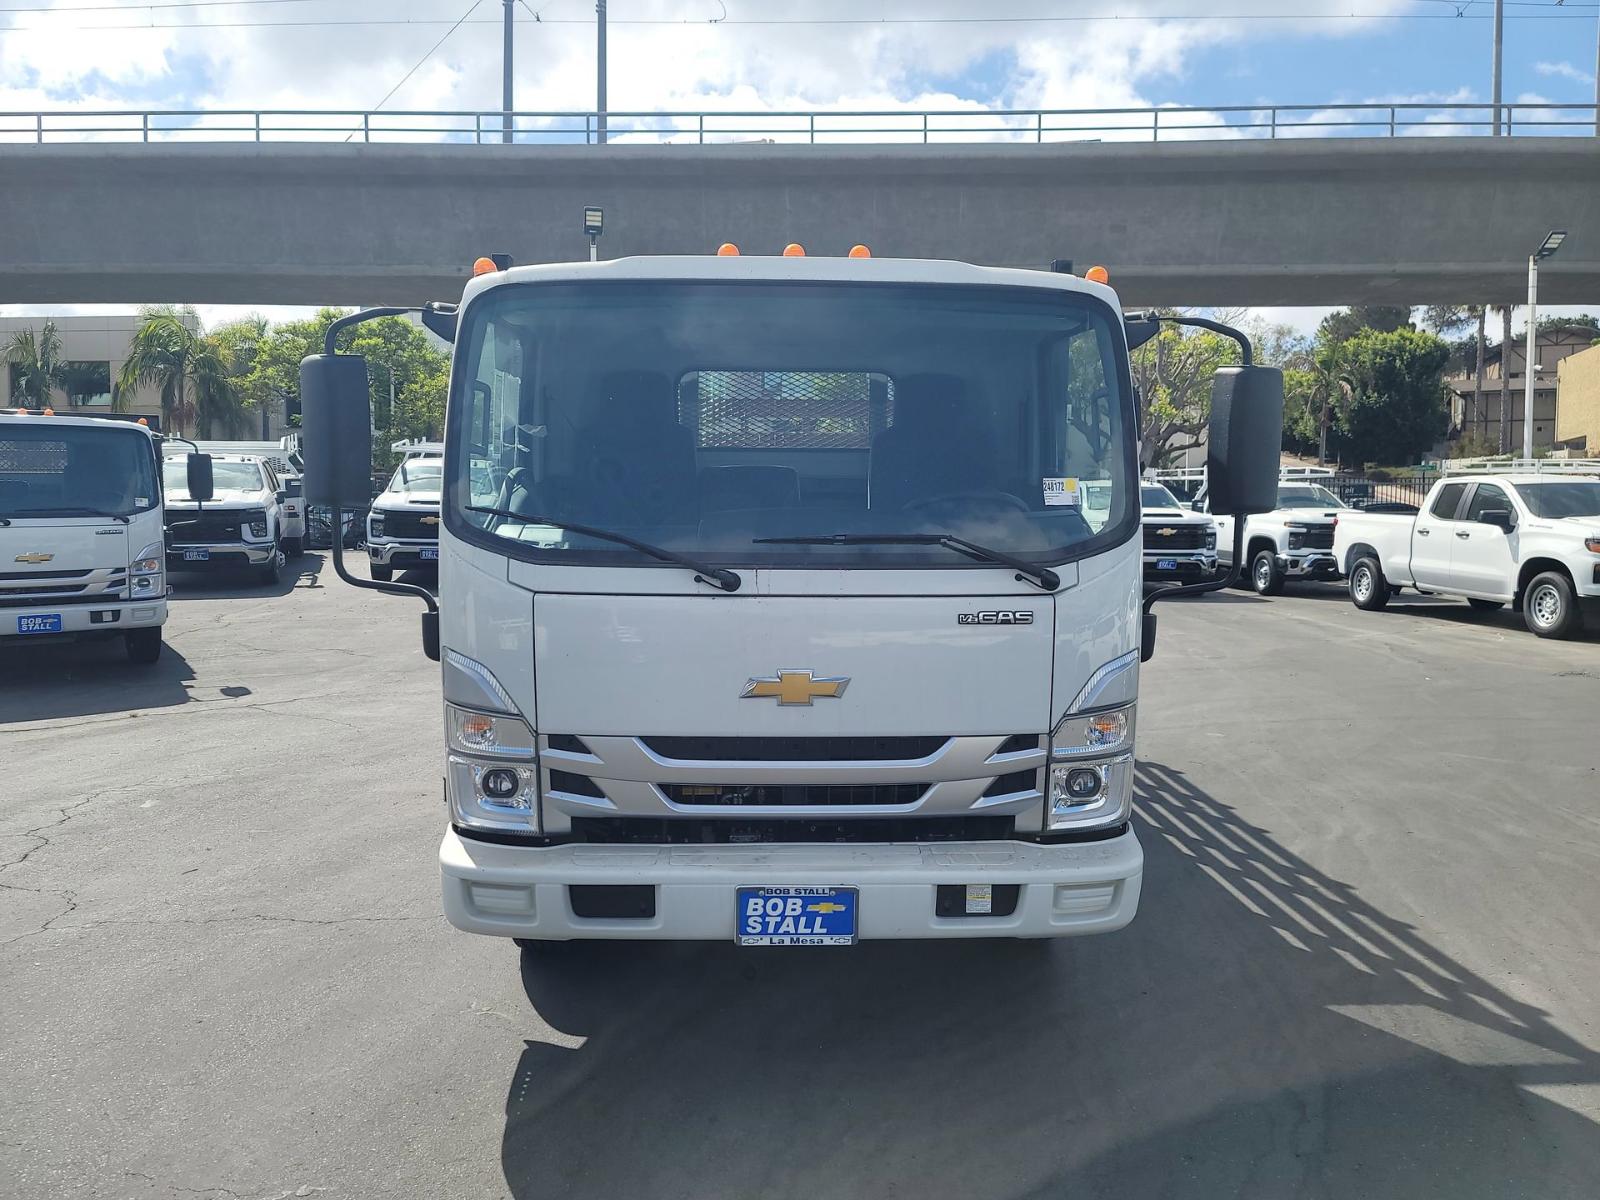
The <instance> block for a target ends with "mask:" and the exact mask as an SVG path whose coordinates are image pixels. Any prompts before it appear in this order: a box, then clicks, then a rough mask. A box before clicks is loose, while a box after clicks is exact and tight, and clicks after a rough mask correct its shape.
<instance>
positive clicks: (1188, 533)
mask: <svg viewBox="0 0 1600 1200" xmlns="http://www.w3.org/2000/svg"><path fill="white" fill-rule="evenodd" d="M1162 530H1166V531H1167V532H1166V533H1163V532H1162ZM1210 532H1211V531H1210V530H1209V529H1207V528H1206V527H1205V526H1204V525H1161V524H1147V525H1145V527H1144V548H1145V549H1146V550H1203V549H1205V545H1206V538H1207V536H1208V535H1209V534H1210Z"/></svg>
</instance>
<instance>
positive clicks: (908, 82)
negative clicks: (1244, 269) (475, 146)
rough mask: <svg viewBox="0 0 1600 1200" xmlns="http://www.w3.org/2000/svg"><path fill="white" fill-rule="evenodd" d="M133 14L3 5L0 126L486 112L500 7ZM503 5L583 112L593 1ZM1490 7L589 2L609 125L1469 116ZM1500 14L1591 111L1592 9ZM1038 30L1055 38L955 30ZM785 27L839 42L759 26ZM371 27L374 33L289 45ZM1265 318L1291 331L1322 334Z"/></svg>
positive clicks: (1541, 75)
mask: <svg viewBox="0 0 1600 1200" xmlns="http://www.w3.org/2000/svg"><path fill="white" fill-rule="evenodd" d="M154 3H155V4H156V7H151V6H150V4H148V3H147V4H146V5H145V6H144V7H141V6H139V5H137V4H131V3H129V4H120V3H118V0H5V3H3V4H0V8H3V9H7V10H14V9H31V10H35V11H26V12H17V11H8V12H6V13H0V111H4V110H20V111H24V112H26V111H32V110H34V109H39V108H49V109H63V108H75V107H81V108H134V109H138V108H147V107H167V108H199V109H216V108H254V107H276V108H290V109H292V108H340V109H358V110H359V109H368V108H371V107H373V106H374V105H376V104H378V103H379V102H380V101H383V100H384V98H385V97H386V96H388V97H390V98H389V99H388V100H387V102H386V103H387V108H389V109H390V110H393V109H438V108H474V109H476V108H493V107H495V106H497V105H498V103H499V66H500V63H499V58H500V37H499V27H498V19H499V14H500V7H501V6H500V3H499V2H498V0H479V3H478V5H477V8H476V9H475V10H474V11H473V12H472V14H471V16H470V17H469V19H468V21H467V23H465V24H463V25H462V26H461V27H459V28H458V29H456V30H455V32H454V33H452V34H450V36H449V37H448V38H446V39H445V41H444V42H443V44H442V45H440V46H439V47H438V49H437V50H435V51H434V52H433V53H432V54H431V55H430V54H427V53H426V52H427V51H428V50H429V48H430V47H431V46H433V45H434V44H435V43H436V42H438V41H439V39H440V37H441V36H442V35H444V34H445V33H446V31H447V30H448V28H449V24H450V22H453V21H455V20H456V19H457V18H458V17H461V16H462V15H463V13H465V12H466V10H467V9H468V6H469V4H470V3H471V0H242V2H239V3H234V4H222V3H216V4H207V3H203V2H202V3H199V4H195V3H194V0H188V4H187V5H171V4H170V2H169V0H154ZM164 3H166V4H167V6H166V7H163V6H162V5H163V4H164ZM519 4H520V5H521V6H520V7H519V8H518V9H517V13H518V18H519V25H518V27H517V38H518V46H519V53H518V70H517V103H518V107H519V108H524V109H546V110H556V109H566V110H572V109H583V108H588V107H590V106H591V105H592V104H593V96H594V83H593V79H594V49H593V43H594V35H593V27H592V20H593V3H592V0H526V3H525V4H522V3H521V0H519ZM1491 8H1492V6H1491V5H1490V4H1489V3H1487V2H1486V0H1476V2H1471V3H1469V2H1468V0H789V2H780V0H610V11H611V14H612V22H613V23H612V26H611V55H610V64H611V104H612V107H613V108H614V109H624V108H637V109H643V110H652V109H684V110H694V109H697V108H701V107H707V108H738V109H747V110H753V111H759V110H763V109H773V110H783V109H808V108H819V107H837V108H856V109H880V108H883V109H890V108H907V109H913V110H914V109H919V108H967V107H973V108H977V107H992V106H996V105H1014V106H1017V107H1035V106H1042V107H1053V108H1080V107H1102V106H1105V107H1121V106H1128V107H1143V106H1150V105H1172V104H1177V105H1200V106H1203V105H1223V104H1226V105H1259V104H1269V103H1279V104H1309V105H1322V104H1330V103H1359V102H1371V101H1380V102H1391V101H1418V102H1426V103H1437V104H1441V105H1442V104H1446V103H1449V102H1455V103H1464V102H1470V101H1480V102H1481V101H1485V100H1487V99H1488V97H1489V95H1490V39H1491V34H1492V23H1491V22H1490V21H1489V20H1487V19H1481V18H1486V17H1487V15H1488V14H1489V12H1490V11H1491ZM1458 9H1461V10H1463V11H1465V13H1466V14H1467V15H1466V16H1465V17H1460V18H1458V17H1456V16H1455V13H1456V11H1457V10H1458ZM74 10H76V11H74ZM534 12H538V13H540V14H541V16H542V18H543V20H542V22H541V23H539V24H535V23H533V20H532V16H531V14H532V13H534ZM1508 12H1509V13H1510V14H1511V15H1510V19H1508V21H1507V24H1506V52H1505V62H1506V80H1505V97H1506V99H1507V100H1510V101H1513V102H1516V101H1519V100H1521V101H1526V102H1535V101H1539V100H1545V101H1551V102H1569V103H1570V102H1576V103H1590V102H1592V101H1593V99H1594V82H1593V77H1592V76H1593V71H1594V62H1595V48H1596V20H1597V12H1600V4H1597V3H1596V0H1567V2H1566V3H1565V4H1564V5H1561V6H1557V5H1556V4H1555V3H1554V0H1511V3H1510V4H1509V5H1508ZM723 14H726V17H725V19H724V20H722V21H721V23H719V24H710V23H708V19H710V18H717V17H720V16H722V15H723ZM1351 14H1357V15H1355V16H1352V15H1351ZM1041 16H1042V17H1050V18H1060V17H1071V18H1074V19H1072V20H1066V21H1061V20H1053V21H1045V22H1040V21H1032V20H1029V21H1016V20H1010V21H1004V20H1002V21H993V20H989V21H986V22H985V23H973V22H971V21H970V18H973V17H983V18H989V19H992V18H997V17H998V18H1017V17H1025V18H1033V17H1041ZM1197 16H1199V17H1201V18H1202V19H1195V18H1196V17H1197ZM1083 17H1094V18H1097V19H1095V20H1087V21H1086V20H1081V19H1077V18H1083ZM796 18H804V19H806V20H819V19H820V20H822V21H832V22H844V23H833V24H802V25H792V24H791V25H773V24H765V23H763V22H769V21H772V20H774V19H778V20H790V21H792V20H794V19H796ZM1239 18H1246V19H1239ZM880 19H886V20H881V21H880ZM373 20H383V21H386V22H388V23H386V24H375V25H374V24H367V25H348V24H316V25H311V24H307V23H308V22H330V21H331V22H352V21H373ZM634 21H661V22H668V23H666V24H654V25H650V24H630V22H634ZM175 24H176V25H188V26H204V27H190V28H178V29H174V28H172V26H173V25H175ZM150 26H159V28H151V27H150ZM390 93H393V94H392V96H390ZM1574 117H1576V114H1574ZM4 311H14V310H4ZM1268 315H1269V316H1272V317H1274V318H1282V319H1286V320H1289V321H1291V322H1292V323H1293V324H1295V325H1297V326H1300V327H1302V328H1307V327H1310V326H1314V325H1315V322H1316V320H1317V319H1318V318H1320V315H1321V312H1320V311H1319V310H1308V311H1288V310H1274V311H1273V312H1271V313H1269V314H1268Z"/></svg>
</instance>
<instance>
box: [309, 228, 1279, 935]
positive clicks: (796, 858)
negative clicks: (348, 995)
mask: <svg viewBox="0 0 1600 1200" xmlns="http://www.w3.org/2000/svg"><path fill="white" fill-rule="evenodd" d="M386 311H392V310H381V309H380V310H376V311H375V312H373V313H368V314H357V315H355V316H353V317H350V318H346V319H345V322H344V324H336V325H335V326H334V327H333V328H330V330H329V332H328V340H327V353H325V354H323V355H316V356H312V357H310V358H308V359H306V361H305V363H304V364H302V367H301V395H302V398H303V403H304V413H305V427H306V432H305V438H306V449H307V461H306V468H307V471H306V482H307V493H308V496H309V498H310V500H311V501H312V502H313V503H327V504H330V505H332V506H334V507H335V508H336V510H337V509H340V508H344V507H349V506H352V505H365V504H366V502H367V497H366V487H367V483H366V478H367V474H368V455H369V453H370V438H369V435H368V428H369V415H368V401H367V396H368V383H367V376H366V368H365V364H364V363H363V362H362V361H361V360H360V359H359V358H354V357H352V356H348V355H338V354H334V353H333V345H334V337H335V336H336V334H337V333H338V332H339V331H340V329H342V328H343V327H344V325H345V324H348V323H351V322H354V321H359V320H364V319H368V318H369V317H371V316H375V315H381V314H383V313H384V312H386ZM423 322H424V324H426V325H427V326H428V328H430V329H432V330H433V331H434V332H436V333H440V334H441V335H442V336H446V337H448V338H451V339H452V340H453V341H454V344H455V350H454V359H453V366H452V373H451V385H450V396H449V402H448V409H447V416H446V432H445V453H444V458H443V478H442V483H443V487H442V518H443V524H442V526H441V533H440V537H439V571H440V587H439V599H438V601H437V604H438V606H439V607H438V609H437V610H432V609H430V612H429V613H428V614H427V615H426V616H425V617H424V622H423V629H424V643H425V646H426V647H427V648H428V649H429V652H431V653H434V654H437V655H439V656H440V658H441V660H442V662H441V667H442V674H443V690H444V728H445V743H446V744H445V746H444V747H443V748H442V754H441V760H442V766H443V774H444V794H445V814H444V815H445V823H446V829H445V833H444V839H443V843H442V845H441V847H440V851H439V864H440V868H441V872H442V886H443V902H444V911H445V914H446V916H447V917H448V919H449V920H450V922H451V923H452V924H453V925H455V926H456V927H458V928H460V929H464V930H469V931H472V932H476V933H483V934H498V935H502V936H507V937H514V938H517V939H520V940H522V941H523V942H524V944H528V943H536V942H540V941H544V940H568V939H575V938H577V939H582V938H679V939H737V940H738V941H740V942H742V943H745V944H769V945H770V944H791V945H792V944H803V945H820V944H834V943H845V942H851V941H855V940H857V939H860V938H943V937H996V936H999V937H1049V936H1059V935H1066V934H1084V933H1097V932H1104V931H1109V930H1114V929H1118V928H1120V927H1122V926H1123V925H1125V924H1126V923H1127V922H1128V921H1129V920H1131V919H1132V917H1133V915H1134V911H1135V908H1136V907H1137V905H1138V900H1139V889H1140V882H1141V878H1142V871H1143V854H1142V852H1141V850H1140V847H1139V842H1138V839H1137V837H1136V835H1135V833H1134V829H1133V826H1132V824H1131V821H1130V817H1131V814H1132V804H1133V778H1134V737H1135V730H1136V728H1137V724H1138V722H1137V719H1136V709H1137V699H1138V682H1139V663H1140V661H1141V652H1144V653H1148V652H1149V651H1150V650H1151V649H1152V648H1153V639H1154V619H1153V617H1152V616H1151V614H1150V613H1149V612H1148V610H1147V607H1146V606H1145V603H1144V602H1143V599H1142V596H1141V582H1140V575H1141V561H1142V556H1143V550H1142V544H1141V529H1140V504H1139V479H1138V473H1137V441H1138V421H1137V414H1136V411H1135V408H1134V404H1133V394H1132V388H1131V385H1130V380H1129V371H1128V341H1129V337H1130V336H1132V331H1133V330H1134V325H1135V322H1129V323H1127V324H1126V325H1125V322H1124V318H1123V316H1122V314H1121V313H1120V311H1119V310H1118V306H1117V300H1116V295H1115V293H1114V292H1113V291H1112V290H1111V289H1110V288H1109V287H1106V286H1102V285H1100V284H1096V283H1090V282H1087V281H1085V280H1083V279H1079V278H1075V277H1072V276H1069V275H1065V274H1054V273H1047V272H1034V271H1020V270H996V269H988V268H981V267H974V266H968V265H965V264H960V263H952V262H928V261H891V260H873V259H863V258H858V257H852V258H848V259H847V258H805V257H793V256H789V257H782V258H778V257H753V256H746V257H736V256H718V257H710V256H708V257H705V258H689V257H678V258H642V259H621V260H617V261H613V262H601V263H572V264H558V265H551V266H539V267H524V268H511V269H488V270H486V271H485V273H483V274H480V275H478V276H477V277H476V278H474V279H473V280H472V281H471V283H470V284H468V286H467V288H466V291H465V295H464V296H463V298H462V301H461V304H460V306H459V310H458V309H457V308H456V306H454V305H437V304H435V305H430V306H428V307H427V308H426V309H425V310H424V311H423ZM1153 331H1154V325H1153V324H1150V326H1149V328H1148V329H1146V328H1144V327H1143V326H1142V325H1141V327H1140V329H1139V333H1138V336H1139V337H1140V338H1141V339H1142V338H1144V337H1147V336H1149V335H1150V334H1151V333H1153ZM1246 345H1247V344H1246ZM1217 386H1218V389H1219V392H1218V395H1219V396H1220V399H1219V400H1216V401H1214V405H1213V407H1214V413H1215V414H1217V415H1216V416H1214V419H1213V431H1212V437H1211V446H1212V447H1213V448H1214V449H1213V454H1214V457H1213V460H1212V464H1211V484H1212V490H1213V495H1218V494H1219V493H1220V494H1221V495H1224V496H1227V495H1233V496H1235V497H1238V498H1237V499H1235V500H1234V501H1233V504H1234V507H1233V509H1232V511H1237V512H1248V511H1259V510H1260V508H1262V507H1265V506H1266V505H1268V504H1270V497H1271V494H1272V492H1271V489H1272V488H1273V486H1274V485H1275V479H1276V465H1277V452H1278V439H1279V436H1280V434H1279V429H1280V426H1281V417H1282V379H1281V376H1280V375H1278V373H1277V372H1274V371H1272V370H1270V369H1268V368H1259V367H1248V366H1247V367H1241V368H1232V369H1230V370H1228V371H1226V372H1223V373H1222V378H1221V379H1219V382H1218V385H1217ZM1247 418H1248V419H1247ZM1230 422H1232V425H1230ZM1246 426H1248V427H1249V428H1250V429H1255V430H1257V431H1258V432H1259V437H1258V438H1256V442H1259V443H1260V444H1255V442H1252V439H1251V435H1250V434H1249V433H1248V432H1247V431H1246ZM1230 429H1231V432H1230ZM1263 446H1265V449H1263V448H1262V447H1263ZM1230 455H1231V457H1229V456H1230ZM1262 463H1265V464H1266V466H1265V471H1264V472H1263V470H1262V468H1261V465H1260V464H1262ZM1263 478H1264V480H1265V487H1264V488H1263V486H1262V483H1261V481H1262V479H1263ZM1247 479H1248V480H1251V481H1253V483H1254V490H1253V492H1250V493H1247V492H1246V491H1245V490H1242V489H1245V488H1246V484H1245V483H1244V481H1245V480H1247ZM1230 480H1231V481H1232V482H1230ZM1085 481H1093V482H1096V483H1097V484H1100V485H1103V486H1104V488H1105V490H1106V491H1108V493H1109V495H1108V503H1107V506H1106V515H1105V519H1104V521H1103V522H1102V523H1100V524H1099V526H1098V528H1096V527H1095V526H1093V525H1091V523H1090V522H1089V521H1088V520H1087V519H1086V518H1085V516H1084V513H1083V511H1082V504H1081V500H1082V495H1083V490H1082V486H1081V485H1082V484H1083V483H1084V482H1085ZM1219 485H1220V486H1219ZM1230 488H1232V489H1234V490H1233V491H1231V492H1230V491H1229V489H1230ZM1223 503H1224V504H1226V502H1223ZM1251 504H1254V505H1255V507H1249V506H1250V505H1251ZM334 563H335V568H336V570H338V571H339V573H340V574H341V576H342V577H343V578H345V579H346V580H347V581H349V582H352V583H355V584H356V585H357V586H367V587H373V588H378V589H379V590H387V591H415V592H417V593H419V598H421V599H423V601H424V603H426V604H428V605H430V606H432V605H433V604H434V601H433V599H432V598H431V597H430V596H429V595H428V594H427V593H426V592H425V591H422V590H421V589H412V588H410V586H409V585H407V584H403V583H380V582H369V581H366V580H360V579H357V578H356V577H354V576H352V575H351V574H350V573H349V572H348V571H347V570H346V569H345V567H344V564H343V559H342V558H341V557H340V556H339V553H338V551H337V550H335V557H334ZM1208 586H1211V585H1208ZM1215 586H1220V583H1217V584H1216V585H1215Z"/></svg>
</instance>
